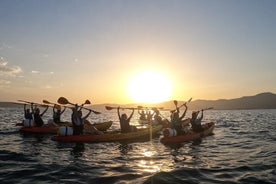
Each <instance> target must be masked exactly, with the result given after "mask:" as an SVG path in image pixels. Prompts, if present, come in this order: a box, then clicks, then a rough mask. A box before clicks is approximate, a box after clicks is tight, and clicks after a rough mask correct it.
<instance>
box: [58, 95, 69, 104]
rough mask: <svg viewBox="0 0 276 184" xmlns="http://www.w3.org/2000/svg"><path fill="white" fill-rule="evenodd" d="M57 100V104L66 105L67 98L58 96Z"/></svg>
mask: <svg viewBox="0 0 276 184" xmlns="http://www.w3.org/2000/svg"><path fill="white" fill-rule="evenodd" d="M57 102H58V103H59V104H62V105H67V104H68V103H69V102H68V100H67V99H66V98H65V97H59V99H58V100H57Z"/></svg>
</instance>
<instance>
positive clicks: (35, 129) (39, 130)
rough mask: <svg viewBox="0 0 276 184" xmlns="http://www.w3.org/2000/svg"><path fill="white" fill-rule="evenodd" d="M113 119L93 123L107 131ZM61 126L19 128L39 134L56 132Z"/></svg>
mask: <svg viewBox="0 0 276 184" xmlns="http://www.w3.org/2000/svg"><path fill="white" fill-rule="evenodd" d="M112 123H113V122H112V121H106V122H102V123H96V124H91V126H94V127H95V128H97V129H98V130H100V131H106V130H107V129H109V128H110V127H111V125H112ZM58 128H59V126H55V125H53V124H46V125H44V126H41V127H36V126H34V127H22V128H20V129H19V130H20V131H21V132H24V133H38V134H56V133H57V130H58ZM84 128H85V127H84Z"/></svg>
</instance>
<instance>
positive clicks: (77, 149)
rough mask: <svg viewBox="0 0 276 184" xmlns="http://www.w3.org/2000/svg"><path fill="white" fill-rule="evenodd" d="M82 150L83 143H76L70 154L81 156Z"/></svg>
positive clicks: (83, 148) (83, 147)
mask: <svg viewBox="0 0 276 184" xmlns="http://www.w3.org/2000/svg"><path fill="white" fill-rule="evenodd" d="M84 150H85V146H84V143H76V144H75V146H74V147H73V149H72V151H71V154H72V155H73V156H74V157H76V158H78V157H82V156H83V153H84Z"/></svg>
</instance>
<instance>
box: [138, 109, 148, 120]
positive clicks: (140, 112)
mask: <svg viewBox="0 0 276 184" xmlns="http://www.w3.org/2000/svg"><path fill="white" fill-rule="evenodd" d="M138 114H140V118H139V119H140V120H143V121H145V120H147V119H146V113H145V111H144V110H142V111H139V109H138Z"/></svg>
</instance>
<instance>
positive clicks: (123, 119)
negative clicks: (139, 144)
mask: <svg viewBox="0 0 276 184" xmlns="http://www.w3.org/2000/svg"><path fill="white" fill-rule="evenodd" d="M117 113H118V117H119V120H120V127H121V132H122V133H128V132H134V131H136V130H137V128H136V126H131V125H130V124H129V122H130V119H131V118H132V116H133V114H134V108H133V109H132V112H131V114H130V116H129V117H127V115H126V114H125V113H124V114H122V115H120V107H118V108H117Z"/></svg>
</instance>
